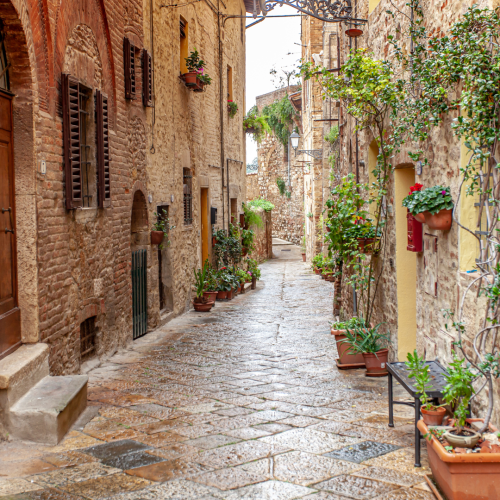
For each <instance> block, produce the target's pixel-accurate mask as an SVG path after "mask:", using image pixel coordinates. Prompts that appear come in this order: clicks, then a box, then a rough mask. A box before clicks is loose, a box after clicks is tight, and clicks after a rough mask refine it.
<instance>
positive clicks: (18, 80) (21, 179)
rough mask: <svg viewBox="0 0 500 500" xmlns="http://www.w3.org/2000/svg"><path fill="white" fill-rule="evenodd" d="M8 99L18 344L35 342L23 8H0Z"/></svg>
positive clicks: (31, 103)
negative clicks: (10, 116)
mask: <svg viewBox="0 0 500 500" xmlns="http://www.w3.org/2000/svg"><path fill="white" fill-rule="evenodd" d="M0 20H1V21H2V24H3V32H4V35H5V52H6V59H7V62H8V63H10V64H11V66H10V68H9V70H8V72H9V81H10V90H11V92H12V93H13V94H14V97H13V98H12V125H13V127H12V140H13V148H14V185H15V197H14V203H15V215H16V220H15V234H16V243H17V282H18V303H19V308H20V310H21V340H22V342H23V343H27V342H37V341H38V340H39V333H38V291H37V283H38V272H37V245H36V241H37V216H36V198H35V195H36V163H35V157H36V156H35V150H36V146H35V130H34V122H35V117H34V114H35V109H37V106H36V105H37V104H38V99H37V97H38V88H37V82H36V60H35V49H34V43H33V35H32V32H31V27H30V23H31V21H30V16H29V14H28V11H27V9H26V6H25V4H24V3H22V2H20V1H15V2H14V1H13V2H9V1H4V2H2V3H0Z"/></svg>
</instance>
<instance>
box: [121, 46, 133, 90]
mask: <svg viewBox="0 0 500 500" xmlns="http://www.w3.org/2000/svg"><path fill="white" fill-rule="evenodd" d="M123 67H124V71H125V75H124V76H125V99H134V98H135V47H134V46H133V45H132V44H131V43H130V40H129V39H128V38H124V39H123Z"/></svg>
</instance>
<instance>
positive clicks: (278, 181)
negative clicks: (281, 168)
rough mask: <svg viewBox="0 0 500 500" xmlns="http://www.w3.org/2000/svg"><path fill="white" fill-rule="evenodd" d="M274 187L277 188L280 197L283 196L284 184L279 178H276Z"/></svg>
mask: <svg viewBox="0 0 500 500" xmlns="http://www.w3.org/2000/svg"><path fill="white" fill-rule="evenodd" d="M276 185H277V186H278V191H279V192H280V195H281V196H283V195H284V194H285V191H286V182H285V181H284V180H283V179H282V178H281V177H278V178H277V179H276Z"/></svg>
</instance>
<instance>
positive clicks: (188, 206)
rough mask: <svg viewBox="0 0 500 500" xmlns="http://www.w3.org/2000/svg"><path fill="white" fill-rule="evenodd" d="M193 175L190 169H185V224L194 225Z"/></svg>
mask: <svg viewBox="0 0 500 500" xmlns="http://www.w3.org/2000/svg"><path fill="white" fill-rule="evenodd" d="M192 177H193V176H192V175H191V170H189V168H185V169H183V181H184V186H183V193H184V224H185V225H188V224H192V223H193V194H192Z"/></svg>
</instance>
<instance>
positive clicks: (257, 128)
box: [243, 106, 272, 144]
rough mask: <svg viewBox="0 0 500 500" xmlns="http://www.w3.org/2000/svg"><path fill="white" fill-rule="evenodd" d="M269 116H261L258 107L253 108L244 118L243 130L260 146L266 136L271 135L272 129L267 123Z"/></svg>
mask: <svg viewBox="0 0 500 500" xmlns="http://www.w3.org/2000/svg"><path fill="white" fill-rule="evenodd" d="M267 118H268V117H267V116H265V115H260V114H259V109H258V108H257V106H253V107H252V108H251V109H250V111H249V112H248V113H247V115H246V116H245V118H243V130H244V131H245V132H246V133H251V134H252V137H253V140H254V141H255V142H256V143H257V144H260V142H261V141H262V139H263V138H264V137H265V135H266V134H270V133H271V132H272V131H271V127H270V126H269V124H268V123H267Z"/></svg>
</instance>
